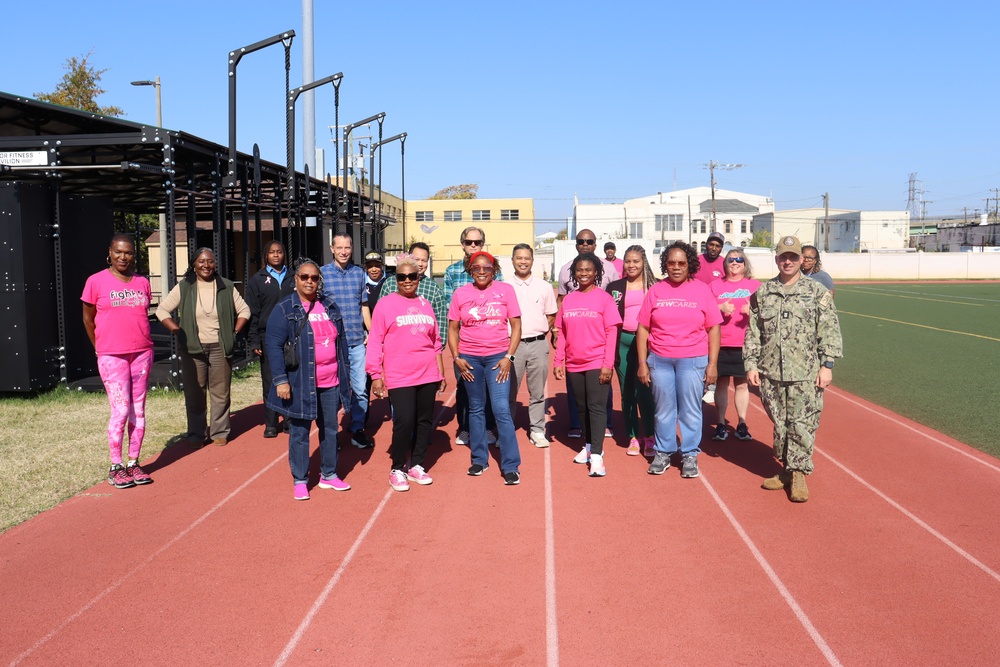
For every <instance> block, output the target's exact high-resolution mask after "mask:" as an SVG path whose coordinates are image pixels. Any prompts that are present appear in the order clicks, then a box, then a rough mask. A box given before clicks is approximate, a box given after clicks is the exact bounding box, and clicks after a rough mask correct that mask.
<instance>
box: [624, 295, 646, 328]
mask: <svg viewBox="0 0 1000 667" xmlns="http://www.w3.org/2000/svg"><path fill="white" fill-rule="evenodd" d="M645 298H646V293H645V292H643V291H642V290H641V289H626V290H625V320H624V321H623V322H622V330H624V331H629V332H632V331H635V330H636V329H638V328H639V309H640V308H642V302H643V300H644V299H645Z"/></svg>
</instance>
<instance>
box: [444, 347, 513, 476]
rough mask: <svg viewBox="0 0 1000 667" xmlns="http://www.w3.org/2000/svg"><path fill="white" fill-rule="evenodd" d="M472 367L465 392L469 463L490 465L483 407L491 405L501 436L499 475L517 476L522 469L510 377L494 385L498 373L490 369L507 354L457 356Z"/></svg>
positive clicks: (499, 442)
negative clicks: (514, 473) (470, 378)
mask: <svg viewBox="0 0 1000 667" xmlns="http://www.w3.org/2000/svg"><path fill="white" fill-rule="evenodd" d="M459 356H460V357H462V359H465V360H466V361H467V362H468V363H469V365H470V366H471V367H472V368H471V369H470V370H471V371H472V376H473V377H474V378H475V379H474V380H473V381H472V382H465V380H462V381H463V382H465V390H466V392H468V394H469V435H470V436H471V443H470V445H469V448H470V449H471V450H472V463H473V464H477V463H478V464H479V465H481V466H485V465H487V464H488V463H489V462H490V452H489V446H488V445H487V444H486V404H487V402H489V403H490V404H492V405H493V416H494V418H495V419H496V422H497V431H498V433H499V435H500V438H499V440H498V441H497V442H498V444H499V445H500V472H503V473H508V472H518V468H519V467H520V466H521V452H520V450H519V449H518V448H517V436H516V435H515V434H514V420H513V419H512V418H511V416H510V384H509V382H510V376H508V377H507V380H506V382H497V375H499V373H500V369H499V368H497V369H494V368H493V367H494V366H496V365H497V363H498V362H499V361H500V360H501V359H503V358H504V357H505V356H507V353H506V352H500V353H499V354H490V355H487V356H484V357H476V356H472V355H469V354H461V355H459Z"/></svg>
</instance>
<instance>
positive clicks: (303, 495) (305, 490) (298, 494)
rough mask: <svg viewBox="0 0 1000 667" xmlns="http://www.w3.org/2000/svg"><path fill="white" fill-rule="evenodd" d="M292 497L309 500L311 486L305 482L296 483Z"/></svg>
mask: <svg viewBox="0 0 1000 667" xmlns="http://www.w3.org/2000/svg"><path fill="white" fill-rule="evenodd" d="M292 497H293V498H295V499H296V500H309V487H307V486H306V485H305V482H302V483H301V484H296V485H295V488H294V489H293V491H292Z"/></svg>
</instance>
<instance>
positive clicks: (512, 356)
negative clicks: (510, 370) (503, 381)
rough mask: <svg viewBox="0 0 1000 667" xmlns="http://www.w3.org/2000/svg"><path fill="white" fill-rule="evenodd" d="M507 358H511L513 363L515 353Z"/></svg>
mask: <svg viewBox="0 0 1000 667" xmlns="http://www.w3.org/2000/svg"><path fill="white" fill-rule="evenodd" d="M507 358H508V359H510V361H511V363H513V361H514V355H513V354H512V355H510V356H508V357H507Z"/></svg>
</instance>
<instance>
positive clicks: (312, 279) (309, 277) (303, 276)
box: [295, 273, 319, 283]
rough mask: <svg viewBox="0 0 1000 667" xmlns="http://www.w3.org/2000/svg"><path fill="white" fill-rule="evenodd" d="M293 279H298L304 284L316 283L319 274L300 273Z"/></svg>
mask: <svg viewBox="0 0 1000 667" xmlns="http://www.w3.org/2000/svg"><path fill="white" fill-rule="evenodd" d="M295 277H296V278H298V279H299V280H301V281H302V282H304V283H318V282H319V274H318V273H300V274H299V275H297V276H295Z"/></svg>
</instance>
